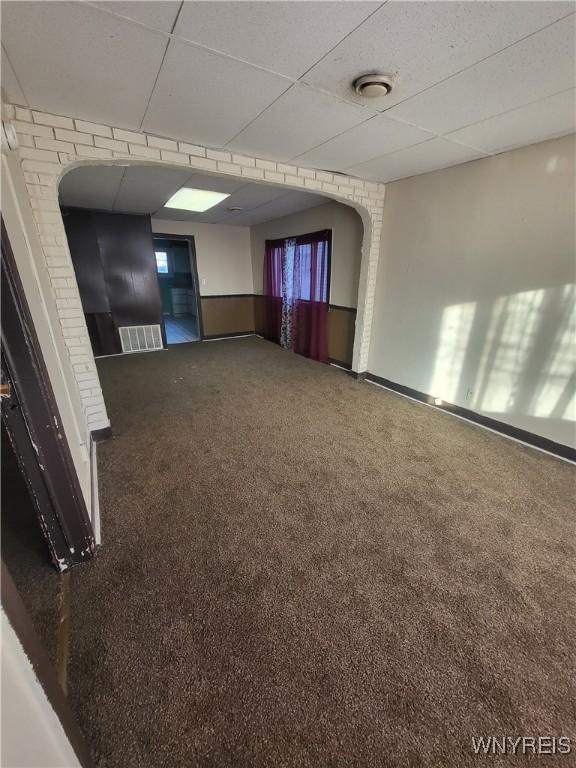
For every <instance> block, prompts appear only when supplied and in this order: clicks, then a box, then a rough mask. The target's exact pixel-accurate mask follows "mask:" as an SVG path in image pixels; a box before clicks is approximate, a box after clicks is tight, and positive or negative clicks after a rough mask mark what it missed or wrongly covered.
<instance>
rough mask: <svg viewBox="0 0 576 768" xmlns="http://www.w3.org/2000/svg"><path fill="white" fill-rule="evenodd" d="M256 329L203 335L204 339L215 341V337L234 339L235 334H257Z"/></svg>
mask: <svg viewBox="0 0 576 768" xmlns="http://www.w3.org/2000/svg"><path fill="white" fill-rule="evenodd" d="M255 335H256V332H255V331H253V330H252V331H235V332H234V333H213V334H212V335H210V336H203V337H202V341H213V340H214V339H233V338H234V337H235V336H255Z"/></svg>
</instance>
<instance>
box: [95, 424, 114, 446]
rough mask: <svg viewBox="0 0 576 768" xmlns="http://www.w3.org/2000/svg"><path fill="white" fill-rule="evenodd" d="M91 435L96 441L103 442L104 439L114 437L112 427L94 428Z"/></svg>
mask: <svg viewBox="0 0 576 768" xmlns="http://www.w3.org/2000/svg"><path fill="white" fill-rule="evenodd" d="M90 435H91V437H92V440H94V442H95V443H101V442H102V441H103V440H109V439H110V438H111V437H112V427H103V428H102V429H93V430H92V432H90Z"/></svg>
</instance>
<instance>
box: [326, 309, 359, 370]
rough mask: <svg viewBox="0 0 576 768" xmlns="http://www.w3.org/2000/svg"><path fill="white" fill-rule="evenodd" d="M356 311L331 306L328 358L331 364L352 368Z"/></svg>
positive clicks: (329, 313)
mask: <svg viewBox="0 0 576 768" xmlns="http://www.w3.org/2000/svg"><path fill="white" fill-rule="evenodd" d="M355 329H356V310H355V309H353V308H352V307H339V306H336V304H330V311H329V312H328V357H329V358H330V362H332V363H336V364H337V365H342V366H344V367H345V368H351V367H352V349H353V347H354V331H355Z"/></svg>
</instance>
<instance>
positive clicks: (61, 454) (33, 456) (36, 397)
mask: <svg viewBox="0 0 576 768" xmlns="http://www.w3.org/2000/svg"><path fill="white" fill-rule="evenodd" d="M1 246H2V247H1V255H2V258H1V288H2V316H1V340H2V368H3V370H4V372H5V375H6V378H7V382H6V384H7V385H8V387H7V390H6V392H5V393H4V394H5V396H3V397H2V406H3V407H2V421H3V422H4V425H5V427H6V431H7V434H8V437H9V439H10V442H11V444H12V448H13V450H14V453H15V456H16V459H17V461H18V464H19V467H20V469H21V471H22V474H23V476H24V479H25V481H26V483H27V485H28V488H29V490H30V495H31V498H32V502H33V504H34V506H35V508H36V513H37V515H38V519H39V522H40V525H41V528H42V531H43V533H44V536H45V538H46V540H47V543H48V547H49V549H50V554H51V557H52V561H53V563H54V565H55V567H56V568H57V569H58V570H60V571H64V570H66V569H68V568H69V567H70V566H72V565H76V564H77V563H82V562H86V561H87V560H89V559H90V558H91V557H92V556H93V555H94V552H95V537H94V530H93V528H92V523H91V521H90V517H89V515H88V510H87V508H86V504H85V501H84V497H83V495H82V489H81V488H80V482H79V480H78V475H77V474H76V469H75V467H74V463H73V461H72V455H71V453H70V448H69V445H68V441H67V439H66V435H65V433H64V429H63V426H62V419H61V418H60V413H59V410H58V405H57V403H56V399H55V397H54V392H53V390H52V385H51V383H50V378H49V376H48V371H47V369H46V366H45V363H44V357H43V355H42V350H41V349H40V344H39V342H38V337H37V336H36V331H35V328H34V324H33V321H32V317H31V315H30V311H29V309H28V303H27V300H26V296H25V293H24V289H23V286H22V282H21V280H20V276H19V274H18V269H17V266H16V261H15V259H14V254H13V251H12V247H11V245H10V240H9V238H8V233H7V231H6V228H5V226H4V222H3V221H2V224H1Z"/></svg>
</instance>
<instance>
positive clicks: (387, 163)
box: [347, 139, 485, 181]
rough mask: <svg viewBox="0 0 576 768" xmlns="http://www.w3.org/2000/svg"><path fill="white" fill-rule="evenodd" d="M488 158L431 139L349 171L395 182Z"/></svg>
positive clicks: (473, 151)
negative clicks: (395, 180) (480, 158)
mask: <svg viewBox="0 0 576 768" xmlns="http://www.w3.org/2000/svg"><path fill="white" fill-rule="evenodd" d="M484 156H485V155H484V154H483V153H482V152H480V151H478V150H475V149H472V148H470V147H464V146H462V145H460V144H454V143H452V142H450V141H446V140H445V139H431V140H430V141H426V142H424V143H423V144H417V145H416V146H414V147H408V148H407V149H401V150H399V151H398V152H393V153H392V154H390V155H384V157H378V158H375V159H374V160H370V161H369V162H367V163H361V164H360V165H356V166H354V167H352V168H348V169H347V170H348V172H349V173H350V174H353V175H356V176H359V177H360V178H363V179H373V180H374V181H393V180H394V179H403V178H406V177H407V176H417V175H418V174H421V173H428V172H429V171H435V170H438V169H439V168H447V167H448V166H450V165H458V163H466V162H468V161H470V160H476V159H477V158H479V157H484Z"/></svg>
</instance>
